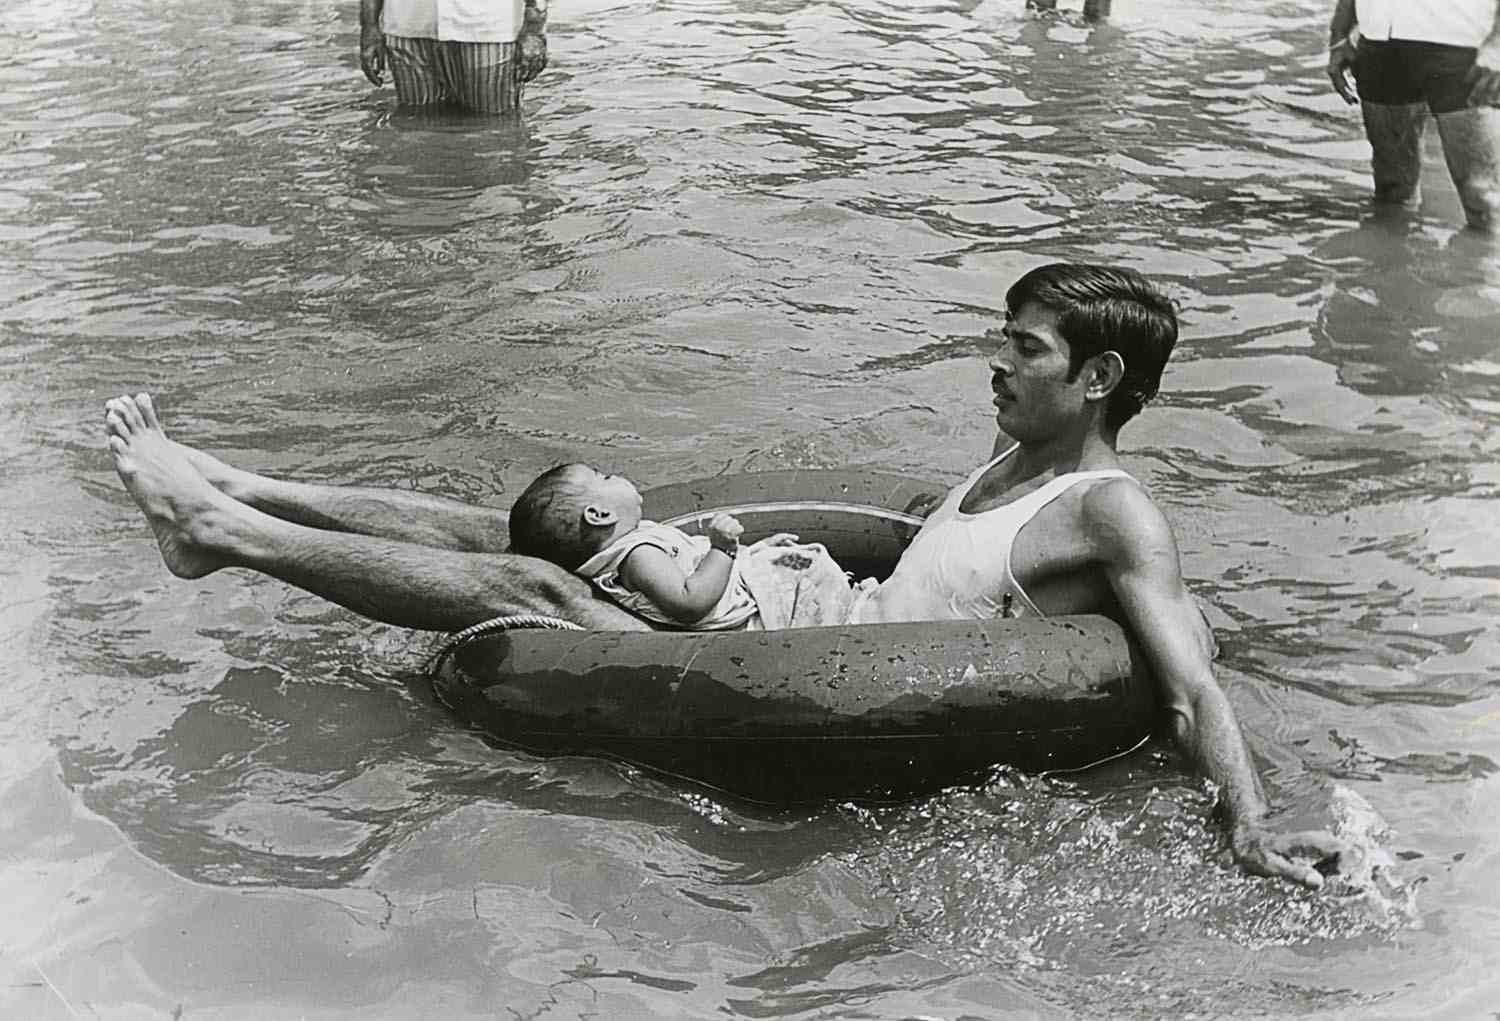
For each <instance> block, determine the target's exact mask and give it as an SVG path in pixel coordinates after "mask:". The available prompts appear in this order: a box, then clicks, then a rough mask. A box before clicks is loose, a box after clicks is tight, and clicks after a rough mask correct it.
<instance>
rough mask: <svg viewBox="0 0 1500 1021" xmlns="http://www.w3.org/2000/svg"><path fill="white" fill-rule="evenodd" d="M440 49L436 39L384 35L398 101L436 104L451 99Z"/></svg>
mask: <svg viewBox="0 0 1500 1021" xmlns="http://www.w3.org/2000/svg"><path fill="white" fill-rule="evenodd" d="M437 52H438V42H437V40H435V39H409V38H407V37H406V36H400V35H388V36H386V37H385V54H386V66H388V67H389V68H390V69H391V84H392V85H394V86H396V102H397V103H398V104H400V105H401V106H433V105H436V104H438V103H442V102H445V101H446V100H447V99H448V95H447V90H446V89H444V87H443V80H442V74H441V71H440V69H439V67H438V61H437Z"/></svg>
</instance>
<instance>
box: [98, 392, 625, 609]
mask: <svg viewBox="0 0 1500 1021" xmlns="http://www.w3.org/2000/svg"><path fill="white" fill-rule="evenodd" d="M106 431H107V433H108V443H109V449H110V453H111V455H112V456H113V457H114V461H115V470H116V471H117V472H118V473H119V476H120V479H121V481H123V482H124V483H125V488H126V489H127V490H128V491H129V492H130V495H131V496H132V497H133V498H134V499H135V502H136V505H137V506H139V507H140V509H141V512H142V513H143V514H144V515H145V517H146V520H147V522H149V523H150V525H151V530H152V531H153V532H154V533H155V534H156V541H157V545H158V547H159V548H160V550H161V555H162V560H163V561H164V562H165V563H166V565H167V568H168V569H169V570H170V571H171V572H172V573H173V574H176V575H178V576H179V577H183V578H199V577H202V576H203V575H206V574H209V573H211V572H213V571H216V570H219V569H220V568H224V567H244V568H249V569H251V570H254V571H259V572H261V573H263V574H268V575H271V576H272V577H275V578H279V579H281V580H282V581H285V582H287V583H288V584H291V585H295V586H296V587H298V588H301V589H304V590H306V591H308V592H311V593H313V594H315V595H318V596H321V597H323V598H324V599H328V600H330V601H332V602H335V603H337V604H339V605H340V606H343V607H346V608H348V609H350V610H353V611H355V612H356V613H360V614H363V615H364V616H366V617H370V618H372V619H375V620H380V621H384V622H385V623H388V624H395V625H397V626H398V627H409V628H417V629H421V630H431V631H458V630H461V629H463V628H465V627H468V626H469V625H471V624H475V623H478V622H479V621H481V620H487V619H489V618H490V617H495V616H500V615H502V614H511V613H538V614H546V615H549V616H557V617H563V618H565V619H568V620H572V621H574V622H576V623H578V624H581V625H583V626H585V627H589V628H597V629H604V630H622V631H623V630H631V631H640V630H646V626H645V625H644V624H642V623H641V622H640V621H638V620H637V619H636V618H634V617H632V616H631V615H630V614H628V613H626V612H625V611H623V610H621V609H619V608H618V607H615V606H612V605H610V604H608V603H605V602H603V601H602V600H599V599H595V598H594V596H593V593H592V592H591V591H590V589H589V587H588V585H587V584H586V583H585V582H584V581H583V580H582V579H580V578H577V577H574V576H573V575H571V574H569V573H568V572H566V571H564V570H562V569H561V568H559V567H556V566H554V565H552V564H549V563H546V562H545V561H541V560H536V559H534V558H532V557H521V556H511V555H506V554H493V553H460V552H455V551H451V550H441V549H433V548H430V547H426V546H418V545H414V544H411V543H404V542H398V541H395V540H391V539H385V538H379V537H375V536H368V535H355V534H351V533H346V532H330V531H323V530H319V529H314V528H308V527H306V526H304V525H298V524H294V523H292V522H289V521H283V520H281V519H279V518H275V517H272V516H270V515H268V514H264V513H262V512H260V511H258V510H256V509H255V508H254V507H251V506H249V505H247V504H243V503H240V502H239V501H237V500H234V499H232V498H231V497H230V496H228V495H227V494H225V493H222V492H220V491H219V490H218V489H216V488H214V486H212V485H211V484H210V483H209V481H208V479H207V478H205V477H204V476H203V475H201V474H200V473H199V471H198V469H197V468H196V467H194V465H193V464H192V463H191V462H190V461H189V459H188V457H187V456H186V455H185V454H184V453H183V451H184V449H185V448H183V447H181V446H180V445H178V444H175V443H173V442H172V441H170V440H168V439H167V437H166V435H165V434H164V433H163V432H162V431H161V429H160V428H159V427H158V426H157V425H156V424H155V422H154V421H150V422H148V421H147V419H146V415H145V413H144V408H143V406H142V405H141V404H138V403H137V402H136V401H134V400H126V401H115V402H112V403H111V407H110V411H109V414H108V416H107V418H106Z"/></svg>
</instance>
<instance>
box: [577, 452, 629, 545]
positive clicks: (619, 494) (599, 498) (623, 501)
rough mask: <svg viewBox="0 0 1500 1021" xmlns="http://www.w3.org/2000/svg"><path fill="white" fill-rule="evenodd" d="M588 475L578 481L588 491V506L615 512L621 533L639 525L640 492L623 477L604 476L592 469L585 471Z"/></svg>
mask: <svg viewBox="0 0 1500 1021" xmlns="http://www.w3.org/2000/svg"><path fill="white" fill-rule="evenodd" d="M585 470H586V471H587V472H588V473H589V474H588V476H587V477H585V478H582V479H580V480H579V481H580V482H581V483H582V484H583V485H584V486H585V487H586V488H587V490H588V494H589V495H588V501H589V503H590V504H592V505H594V506H596V507H600V508H602V509H605V510H611V511H614V512H615V516H616V517H617V518H618V519H619V521H620V524H621V525H622V526H624V527H623V528H621V529H620V531H621V532H628V531H630V530H631V529H632V528H634V527H635V526H636V525H638V524H640V523H641V491H640V490H639V489H636V488H635V485H634V483H632V482H631V481H630V480H629V479H627V478H626V477H625V476H623V475H606V474H604V473H603V472H601V471H598V470H597V469H594V468H587V469H585Z"/></svg>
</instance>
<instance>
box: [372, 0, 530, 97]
mask: <svg viewBox="0 0 1500 1021" xmlns="http://www.w3.org/2000/svg"><path fill="white" fill-rule="evenodd" d="M546 26H547V0H360V4H359V66H360V70H362V71H363V72H364V74H365V77H366V78H368V79H369V80H370V83H371V84H373V85H380V84H382V83H383V81H384V74H383V72H384V71H385V70H387V69H389V71H390V72H391V80H392V83H393V84H394V85H395V86H396V101H397V102H398V103H400V104H401V105H402V106H412V107H421V106H432V105H435V104H442V103H446V104H451V105H453V106H458V107H462V108H463V109H465V110H471V111H473V112H475V113H510V112H512V111H515V110H518V109H520V106H521V87H522V85H523V84H525V83H526V82H529V81H531V80H532V79H533V78H535V77H536V76H537V75H539V74H541V73H542V69H543V68H545V67H546V66H547V37H546V35H545V34H544V33H545V31H546Z"/></svg>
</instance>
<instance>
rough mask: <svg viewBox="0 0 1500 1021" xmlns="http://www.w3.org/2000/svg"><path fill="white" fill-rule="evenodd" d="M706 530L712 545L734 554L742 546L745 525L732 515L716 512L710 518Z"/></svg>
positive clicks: (709, 542)
mask: <svg viewBox="0 0 1500 1021" xmlns="http://www.w3.org/2000/svg"><path fill="white" fill-rule="evenodd" d="M704 532H705V533H706V534H707V535H708V544H709V545H710V546H712V547H713V548H714V549H717V550H723V551H724V552H725V553H729V554H731V555H732V554H733V553H734V552H735V551H736V550H738V549H739V548H740V536H742V535H744V534H745V526H744V525H742V524H740V523H739V521H738V520H736V519H735V518H734V517H733V516H732V515H729V514H715V515H714V516H713V517H712V518H711V519H709V522H708V527H707V528H705V529H704Z"/></svg>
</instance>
